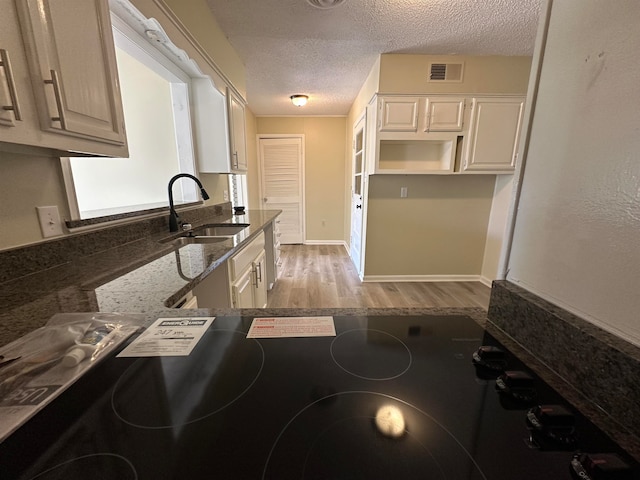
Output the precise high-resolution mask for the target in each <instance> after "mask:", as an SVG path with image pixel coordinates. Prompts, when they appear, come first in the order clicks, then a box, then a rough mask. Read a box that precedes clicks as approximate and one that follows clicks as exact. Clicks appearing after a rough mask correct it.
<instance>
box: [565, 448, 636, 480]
mask: <svg viewBox="0 0 640 480" xmlns="http://www.w3.org/2000/svg"><path fill="white" fill-rule="evenodd" d="M571 473H572V474H573V477H574V478H577V479H581V480H632V479H633V470H632V468H631V466H630V465H629V464H628V463H626V462H625V461H624V460H623V459H622V458H620V456H619V455H617V454H615V453H581V454H577V455H574V457H573V460H571Z"/></svg>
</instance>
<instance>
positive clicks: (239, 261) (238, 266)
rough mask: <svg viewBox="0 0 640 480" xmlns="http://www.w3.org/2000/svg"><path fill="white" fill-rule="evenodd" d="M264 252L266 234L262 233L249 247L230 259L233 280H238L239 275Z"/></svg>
mask: <svg viewBox="0 0 640 480" xmlns="http://www.w3.org/2000/svg"><path fill="white" fill-rule="evenodd" d="M262 250H264V232H260V234H259V235H258V236H257V237H256V238H255V239H254V240H253V241H252V242H251V243H250V244H249V245H247V246H246V247H244V248H243V249H242V250H240V251H239V252H238V253H236V254H235V255H234V256H233V257H231V258H230V259H229V274H230V275H231V278H232V279H235V278H237V275H239V274H241V273H242V272H243V271H244V270H245V269H246V268H247V267H248V266H249V265H250V264H251V262H252V261H253V260H254V259H255V258H256V257H257V256H258V255H259V254H260V252H261V251H262Z"/></svg>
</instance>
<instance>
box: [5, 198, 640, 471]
mask: <svg viewBox="0 0 640 480" xmlns="http://www.w3.org/2000/svg"><path fill="white" fill-rule="evenodd" d="M279 213H280V211H277V210H257V211H252V210H250V211H248V212H247V214H246V215H243V216H232V215H231V214H230V213H229V212H226V213H223V214H220V213H219V212H218V213H216V214H215V215H213V214H212V215H210V216H206V215H202V214H200V217H198V218H197V221H192V224H193V226H194V227H197V226H199V225H204V224H208V223H223V222H227V223H248V224H250V226H249V227H248V228H247V229H246V231H245V232H243V233H241V234H238V235H236V236H234V237H233V238H232V239H229V240H226V241H224V242H220V243H215V244H208V245H195V244H192V245H186V246H183V247H182V248H180V249H179V253H178V252H177V250H176V248H175V247H173V246H172V245H171V244H169V243H162V242H160V240H163V239H166V238H167V237H171V236H178V235H180V234H179V233H178V234H173V235H171V234H169V232H168V231H167V229H164V228H162V229H156V230H155V233H151V234H146V233H145V234H139V235H137V237H138V238H135V239H134V240H132V241H127V242H125V243H123V244H119V245H118V244H116V245H114V246H111V247H110V248H106V249H102V250H101V251H99V252H97V253H91V254H88V255H86V254H84V255H83V254H82V253H80V254H79V256H77V258H73V257H71V258H66V259H65V258H64V255H62V254H60V258H62V259H63V261H60V262H58V264H56V265H55V266H53V267H50V268H46V269H38V270H36V267H37V266H38V265H42V264H46V262H45V261H43V260H42V257H38V258H34V257H35V255H34V253H33V247H28V248H25V249H18V250H13V251H9V252H0V253H4V255H5V256H4V257H2V258H1V259H2V260H3V261H4V265H3V268H2V269H0V270H2V272H0V273H1V274H2V275H0V277H2V278H7V277H8V276H9V275H10V274H11V268H14V269H17V268H18V266H19V265H21V264H22V263H24V265H26V266H27V267H28V268H31V269H32V270H36V271H32V272H31V271H29V270H27V271H26V273H25V272H23V271H19V272H17V273H18V274H21V275H22V276H18V275H16V276H18V278H15V279H11V280H8V281H3V283H0V306H1V307H2V308H1V309H0V345H4V344H6V343H9V342H11V341H13V340H15V339H17V338H19V337H20V336H22V335H24V334H26V333H28V332H30V331H32V330H35V329H36V328H38V327H41V326H42V325H44V324H45V323H46V322H47V321H48V320H49V319H50V318H51V317H52V316H53V315H54V314H56V313H64V312H98V311H101V312H121V313H137V314H143V315H144V316H145V317H146V321H147V324H150V323H152V322H153V321H155V320H156V319H157V318H159V317H178V316H304V315H341V316H374V315H398V316H409V315H466V316H469V317H471V318H473V319H474V320H475V321H476V322H477V323H479V324H480V325H481V326H483V327H485V328H487V331H489V333H491V334H492V335H494V336H495V337H496V338H497V339H498V340H499V341H501V342H502V343H503V344H505V345H506V346H507V347H508V348H509V349H511V350H512V351H513V352H514V353H515V354H516V355H518V356H519V357H520V358H521V359H522V360H523V361H525V363H527V365H528V366H530V367H531V368H532V369H533V370H534V371H535V372H536V373H537V374H538V375H540V376H541V377H542V378H543V379H544V380H545V381H547V382H548V383H549V384H550V385H552V386H553V387H554V388H556V389H557V390H558V391H559V392H560V393H561V394H562V395H563V396H565V397H566V398H567V399H568V400H569V401H570V402H571V403H573V404H574V406H575V407H576V408H578V409H579V410H581V411H582V412H583V413H585V414H586V415H587V416H589V417H590V418H591V419H592V420H593V421H594V422H595V423H596V424H597V425H598V426H599V427H600V428H602V429H603V430H604V431H605V432H607V433H608V434H609V435H611V436H612V437H613V438H614V439H615V440H616V441H618V442H619V443H620V444H621V445H622V446H623V448H625V449H627V451H629V453H631V454H632V455H633V456H635V458H636V459H638V460H640V444H638V441H637V437H635V436H633V435H629V432H628V431H626V430H625V429H624V428H622V426H621V425H620V424H619V423H617V422H615V421H613V420H612V418H611V417H610V416H609V415H608V414H606V412H603V411H601V410H600V409H599V408H598V407H597V406H596V405H594V404H593V402H592V401H590V399H589V398H587V397H586V396H585V395H584V394H581V393H580V392H579V391H577V390H576V389H575V388H573V387H571V385H569V384H568V383H567V382H566V381H565V380H563V378H561V377H560V376H558V375H557V374H556V373H554V371H553V370H551V369H549V368H548V366H547V365H546V364H545V363H543V362H541V361H540V360H539V359H538V358H537V357H536V356H535V355H532V354H531V353H530V352H529V351H528V350H527V349H525V348H523V347H522V346H521V345H520V344H519V343H518V342H516V341H514V340H513V338H512V337H511V335H509V334H507V333H505V332H504V331H503V330H502V329H501V328H500V327H498V326H497V325H495V324H494V323H492V322H491V321H488V320H487V312H486V311H485V310H482V309H480V308H408V309H398V308H370V309H366V308H347V309H333V308H330V309H324V308H313V309H301V308H284V309H251V310H249V309H242V310H235V309H216V310H210V309H195V310H180V309H175V308H171V306H172V305H174V304H175V303H176V302H177V301H178V300H179V299H180V298H182V296H184V295H185V294H186V293H187V292H189V291H190V290H191V289H192V288H193V287H194V286H195V285H196V284H198V283H199V282H200V281H201V280H202V279H203V278H205V277H206V276H207V275H208V274H209V273H210V272H211V271H212V270H213V269H215V268H216V267H217V266H219V265H220V264H221V263H222V262H224V261H225V260H226V259H227V258H228V257H229V256H231V255H232V254H233V253H235V252H237V251H238V250H239V249H240V248H242V247H243V246H244V245H246V244H247V243H248V242H249V241H251V240H252V239H253V238H254V237H255V236H256V235H258V234H259V233H260V232H261V231H262V230H263V229H264V228H265V227H266V226H267V225H268V224H269V223H270V222H272V221H273V220H274V219H275V218H276V217H277V215H278V214H279ZM132 228H140V227H132ZM114 234H116V235H117V234H119V233H118V231H117V229H116V232H115V233H114V232H112V233H111V235H112V236H113V235H114ZM92 235H95V234H92ZM87 241H89V242H93V241H95V238H93V237H90V236H87V238H86V239H85V240H83V239H82V238H78V237H76V238H75V239H71V242H70V243H71V245H72V248H77V249H79V250H80V251H84V247H83V245H84V243H86V242H87ZM83 242H84V243H83ZM107 243H108V242H107ZM66 248H68V247H66ZM55 249H57V250H55V251H56V252H59V251H60V249H59V247H55ZM50 250H51V248H50V249H49V251H50ZM45 253H47V251H45ZM67 253H68V252H67ZM178 255H179V259H178ZM21 256H24V260H22V258H21ZM6 259H9V262H7V261H6ZM178 260H179V262H180V265H181V271H178ZM9 264H10V265H9ZM7 265H9V266H7ZM190 279H192V280H190Z"/></svg>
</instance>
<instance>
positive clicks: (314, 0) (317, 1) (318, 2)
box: [307, 0, 345, 9]
mask: <svg viewBox="0 0 640 480" xmlns="http://www.w3.org/2000/svg"><path fill="white" fill-rule="evenodd" d="M344 1H345V0H307V3H308V4H309V5H312V6H314V7H316V8H323V9H327V8H334V7H337V6H338V5H342V4H343V3H344Z"/></svg>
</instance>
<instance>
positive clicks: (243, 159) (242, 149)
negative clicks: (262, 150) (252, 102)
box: [227, 89, 247, 172]
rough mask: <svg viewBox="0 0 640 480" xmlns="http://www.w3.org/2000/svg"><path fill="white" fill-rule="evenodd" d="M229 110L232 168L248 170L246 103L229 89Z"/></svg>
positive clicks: (241, 170) (233, 169) (234, 169)
mask: <svg viewBox="0 0 640 480" xmlns="http://www.w3.org/2000/svg"><path fill="white" fill-rule="evenodd" d="M227 102H228V111H229V137H230V138H229V143H230V146H231V170H232V171H234V172H246V171H247V144H246V134H245V114H244V105H243V104H242V103H241V102H240V100H238V99H237V98H236V97H235V95H234V94H233V93H232V92H231V91H230V90H229V89H227Z"/></svg>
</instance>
